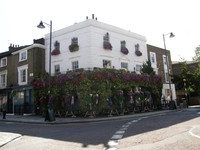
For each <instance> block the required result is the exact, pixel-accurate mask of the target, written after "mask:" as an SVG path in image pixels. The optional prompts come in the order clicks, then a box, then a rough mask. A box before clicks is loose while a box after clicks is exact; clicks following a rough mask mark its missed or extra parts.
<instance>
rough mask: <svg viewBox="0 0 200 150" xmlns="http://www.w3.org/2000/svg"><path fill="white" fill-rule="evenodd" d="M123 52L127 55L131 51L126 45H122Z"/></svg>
mask: <svg viewBox="0 0 200 150" xmlns="http://www.w3.org/2000/svg"><path fill="white" fill-rule="evenodd" d="M121 52H122V53H123V54H125V55H127V54H128V53H129V51H128V49H127V48H126V47H121Z"/></svg>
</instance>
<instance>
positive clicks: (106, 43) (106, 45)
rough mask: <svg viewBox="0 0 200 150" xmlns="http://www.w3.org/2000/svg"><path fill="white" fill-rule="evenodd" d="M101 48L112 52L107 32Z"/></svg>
mask: <svg viewBox="0 0 200 150" xmlns="http://www.w3.org/2000/svg"><path fill="white" fill-rule="evenodd" d="M103 48H104V49H106V50H112V45H111V43H110V36H109V33H108V32H107V33H106V34H105V35H104V37H103Z"/></svg>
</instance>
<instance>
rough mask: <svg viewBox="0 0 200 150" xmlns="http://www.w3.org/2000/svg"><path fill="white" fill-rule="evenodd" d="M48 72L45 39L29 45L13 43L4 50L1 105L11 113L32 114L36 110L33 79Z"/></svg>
mask: <svg viewBox="0 0 200 150" xmlns="http://www.w3.org/2000/svg"><path fill="white" fill-rule="evenodd" d="M44 71H45V47H44V39H39V40H34V42H33V44H31V45H25V46H17V45H12V44H11V45H10V46H9V50H8V51H6V52H3V53H0V108H2V104H4V103H5V104H6V106H7V112H8V113H13V114H22V113H31V112H32V111H33V110H34V102H33V96H32V87H31V81H32V80H33V76H34V75H37V74H39V73H42V72H44Z"/></svg>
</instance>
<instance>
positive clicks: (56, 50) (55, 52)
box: [51, 41, 60, 55]
mask: <svg viewBox="0 0 200 150" xmlns="http://www.w3.org/2000/svg"><path fill="white" fill-rule="evenodd" d="M59 54H60V43H59V42H58V41H56V42H55V44H54V50H53V51H52V52H51V55H59Z"/></svg>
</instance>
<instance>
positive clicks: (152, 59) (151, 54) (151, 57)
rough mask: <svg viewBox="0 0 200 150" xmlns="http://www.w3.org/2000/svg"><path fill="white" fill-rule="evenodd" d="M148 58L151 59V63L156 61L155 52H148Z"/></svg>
mask: <svg viewBox="0 0 200 150" xmlns="http://www.w3.org/2000/svg"><path fill="white" fill-rule="evenodd" d="M150 60H151V63H152V64H155V63H156V54H155V53H152V52H150Z"/></svg>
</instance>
